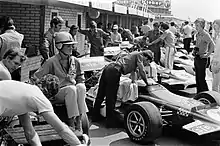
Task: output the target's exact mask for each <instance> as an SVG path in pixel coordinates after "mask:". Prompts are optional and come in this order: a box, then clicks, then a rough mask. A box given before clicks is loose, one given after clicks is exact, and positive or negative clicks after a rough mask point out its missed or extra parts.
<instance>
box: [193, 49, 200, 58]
mask: <svg viewBox="0 0 220 146" xmlns="http://www.w3.org/2000/svg"><path fill="white" fill-rule="evenodd" d="M192 55H193V56H195V57H199V48H198V47H194V49H193V52H192Z"/></svg>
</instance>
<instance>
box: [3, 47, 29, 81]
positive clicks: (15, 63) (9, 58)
mask: <svg viewBox="0 0 220 146" xmlns="http://www.w3.org/2000/svg"><path fill="white" fill-rule="evenodd" d="M25 60H26V57H25V56H24V55H23V54H22V53H21V52H20V51H19V50H18V49H9V50H8V51H7V52H6V53H5V55H4V56H3V59H2V61H0V80H11V79H12V77H11V73H12V72H13V71H15V70H16V69H18V68H19V67H20V66H21V64H22V63H23V62H24V61H25Z"/></svg>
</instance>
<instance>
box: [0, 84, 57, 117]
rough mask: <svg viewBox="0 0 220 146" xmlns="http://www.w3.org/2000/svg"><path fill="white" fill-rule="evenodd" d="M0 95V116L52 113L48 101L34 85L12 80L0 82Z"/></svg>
mask: <svg viewBox="0 0 220 146" xmlns="http://www.w3.org/2000/svg"><path fill="white" fill-rule="evenodd" d="M0 93H1V94H0V116H3V117H8V116H9V117H10V116H15V115H23V114H25V113H28V112H38V113H39V114H40V113H43V112H53V107H52V105H51V103H50V101H49V100H48V99H47V98H46V97H45V96H44V94H43V93H42V92H41V90H40V89H39V88H38V87H37V86H35V85H30V84H27V83H23V82H18V81H14V80H5V81H0Z"/></svg>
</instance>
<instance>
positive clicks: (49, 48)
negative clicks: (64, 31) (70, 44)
mask: <svg viewBox="0 0 220 146" xmlns="http://www.w3.org/2000/svg"><path fill="white" fill-rule="evenodd" d="M63 23H64V20H63V19H62V18H61V17H60V16H56V17H55V18H53V19H52V20H51V21H50V28H49V30H48V31H47V32H46V33H45V34H44V40H43V45H42V47H40V48H39V49H40V54H41V55H42V56H43V58H44V61H43V62H45V61H46V60H47V59H48V58H50V57H52V56H54V55H55V54H57V53H58V51H57V49H56V47H55V40H54V37H55V33H56V32H59V31H60V30H61V28H62V25H63Z"/></svg>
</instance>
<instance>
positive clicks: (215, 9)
mask: <svg viewBox="0 0 220 146" xmlns="http://www.w3.org/2000/svg"><path fill="white" fill-rule="evenodd" d="M171 13H172V14H173V15H174V16H175V17H177V18H180V19H184V20H190V21H195V19H196V18H199V17H201V18H204V19H205V20H207V21H211V22H213V20H215V19H220V0H171Z"/></svg>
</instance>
